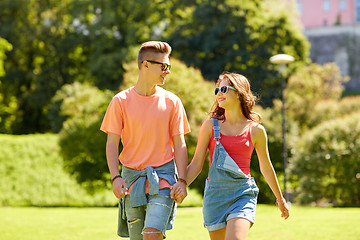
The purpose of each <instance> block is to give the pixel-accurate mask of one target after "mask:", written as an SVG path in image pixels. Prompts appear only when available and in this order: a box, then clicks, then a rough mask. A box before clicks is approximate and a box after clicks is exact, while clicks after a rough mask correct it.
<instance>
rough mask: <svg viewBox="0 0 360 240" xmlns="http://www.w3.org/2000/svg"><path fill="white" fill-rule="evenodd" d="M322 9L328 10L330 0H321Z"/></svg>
mask: <svg viewBox="0 0 360 240" xmlns="http://www.w3.org/2000/svg"><path fill="white" fill-rule="evenodd" d="M323 10H324V12H329V11H330V0H323Z"/></svg>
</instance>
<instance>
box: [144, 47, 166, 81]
mask: <svg viewBox="0 0 360 240" xmlns="http://www.w3.org/2000/svg"><path fill="white" fill-rule="evenodd" d="M145 60H148V61H146V62H145V64H146V66H147V73H148V77H149V78H150V79H152V80H153V84H156V85H163V84H164V83H165V80H166V77H167V75H169V74H170V73H171V72H170V67H167V65H168V66H169V65H170V60H169V55H168V54H152V55H150V56H149V57H147V58H146V59H145Z"/></svg>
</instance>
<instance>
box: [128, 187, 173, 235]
mask: <svg viewBox="0 0 360 240" xmlns="http://www.w3.org/2000/svg"><path fill="white" fill-rule="evenodd" d="M169 195H170V189H169V188H165V189H160V191H159V194H156V195H150V194H146V197H147V199H148V204H146V205H143V206H139V207H130V204H129V202H131V200H130V197H129V196H125V208H126V215H127V218H128V229H129V236H130V238H131V240H133V239H134V240H137V239H142V234H143V231H144V229H145V228H155V229H158V230H159V231H161V232H162V234H163V236H164V238H165V237H166V235H165V231H166V230H170V229H171V228H172V224H171V225H169V226H168V220H169V218H170V216H171V214H172V212H173V210H174V200H173V199H172V198H170V196H169Z"/></svg>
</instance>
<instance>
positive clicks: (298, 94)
mask: <svg viewBox="0 0 360 240" xmlns="http://www.w3.org/2000/svg"><path fill="white" fill-rule="evenodd" d="M347 80H348V78H347V77H342V76H341V74H340V70H339V68H338V67H337V66H336V64H334V63H327V64H325V65H323V66H321V65H319V64H315V63H313V64H310V65H307V66H304V67H303V68H301V70H299V71H298V72H296V73H295V74H293V75H292V76H291V77H290V78H289V81H288V83H287V86H286V90H285V98H286V113H287V116H288V117H289V118H292V119H294V120H295V122H296V123H297V124H298V125H299V126H300V127H301V129H307V128H312V127H314V126H315V125H316V124H317V123H319V118H323V115H322V114H314V113H316V110H318V108H321V107H320V106H319V105H318V104H321V103H322V102H324V101H325V102H326V101H327V100H332V101H333V102H334V101H337V100H339V99H340V97H341V95H342V92H343V88H344V87H343V85H342V84H343V83H344V82H346V81H347ZM322 113H324V112H322ZM316 118H317V119H318V120H317V121H315V119H316Z"/></svg>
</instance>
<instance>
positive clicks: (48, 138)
mask: <svg viewBox="0 0 360 240" xmlns="http://www.w3.org/2000/svg"><path fill="white" fill-rule="evenodd" d="M0 145H1V148H0V192H1V194H0V206H114V205H115V204H116V200H115V201H114V198H113V196H112V193H111V192H110V191H108V192H106V191H103V190H102V191H99V193H98V194H96V195H89V194H87V193H86V191H85V190H84V189H83V188H82V187H81V186H80V185H79V184H78V183H77V182H76V181H75V179H73V178H72V177H71V176H70V175H69V174H68V173H67V172H65V171H64V169H63V167H64V162H63V159H62V158H61V156H60V155H59V150H60V149H59V146H58V136H56V135H53V134H41V135H40V134H37V135H24V136H11V135H0ZM0 225H1V224H0Z"/></svg>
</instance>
